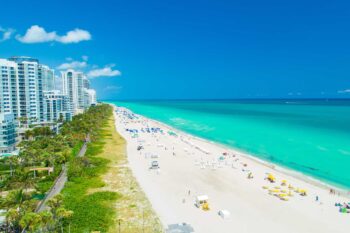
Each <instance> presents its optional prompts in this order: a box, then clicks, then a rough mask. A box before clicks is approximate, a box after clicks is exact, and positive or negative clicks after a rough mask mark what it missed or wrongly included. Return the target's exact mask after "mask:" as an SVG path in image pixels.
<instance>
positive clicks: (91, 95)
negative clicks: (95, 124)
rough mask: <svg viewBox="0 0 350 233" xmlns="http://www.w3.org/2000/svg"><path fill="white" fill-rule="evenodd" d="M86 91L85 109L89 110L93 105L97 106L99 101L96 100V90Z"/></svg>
mask: <svg viewBox="0 0 350 233" xmlns="http://www.w3.org/2000/svg"><path fill="white" fill-rule="evenodd" d="M84 91H85V107H86V108H88V107H90V106H91V105H96V104H97V100H96V91H95V90H94V89H86V88H84Z"/></svg>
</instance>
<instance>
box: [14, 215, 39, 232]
mask: <svg viewBox="0 0 350 233" xmlns="http://www.w3.org/2000/svg"><path fill="white" fill-rule="evenodd" d="M19 225H20V226H21V227H22V229H28V230H29V232H35V231H36V230H38V229H39V228H40V227H41V225H42V218H41V216H40V215H39V214H37V213H33V212H29V213H26V214H25V215H24V216H23V217H22V218H21V220H20V221H19Z"/></svg>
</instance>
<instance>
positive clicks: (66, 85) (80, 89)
mask: <svg viewBox="0 0 350 233" xmlns="http://www.w3.org/2000/svg"><path fill="white" fill-rule="evenodd" d="M86 80H87V78H86V76H85V75H84V74H83V73H82V72H77V71H74V70H72V69H69V70H67V71H65V72H62V89H63V94H65V95H67V96H68V97H69V99H70V102H71V109H72V111H73V113H74V114H78V113H81V112H83V111H84V108H85V92H84V83H85V82H86Z"/></svg>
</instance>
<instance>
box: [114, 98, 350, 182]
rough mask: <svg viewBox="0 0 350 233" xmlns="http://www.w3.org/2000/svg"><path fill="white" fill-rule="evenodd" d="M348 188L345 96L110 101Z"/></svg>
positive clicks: (348, 105)
mask: <svg viewBox="0 0 350 233" xmlns="http://www.w3.org/2000/svg"><path fill="white" fill-rule="evenodd" d="M110 103H114V104H118V105H121V106H124V107H127V108H130V109H131V110H132V111H134V112H135V113H138V114H141V115H144V116H147V117H150V118H153V119H155V120H158V121H161V122H164V123H166V124H169V125H171V126H173V127H175V128H177V129H180V130H183V131H185V132H188V133H191V134H193V135H196V136H199V137H202V138H205V139H209V140H211V141H216V142H219V143H221V144H225V145H228V146H231V147H235V148H238V149H240V150H243V151H246V152H249V153H251V154H253V155H254V156H256V157H258V158H260V159H263V160H267V161H269V162H273V163H276V164H279V165H282V166H284V167H287V168H291V169H294V170H297V171H299V172H302V173H304V174H307V175H310V176H312V177H315V178H318V179H319V180H322V181H325V182H328V183H330V184H333V185H338V186H340V187H346V188H350V101H349V100H338V101H335V100H332V101H321V100H317V101H316V100H314V101H310V100H297V101H296V100H293V101H292V100H284V101H282V100H279V101H277V100H275V101H142V102H141V101H140V102H119V101H118V102H110Z"/></svg>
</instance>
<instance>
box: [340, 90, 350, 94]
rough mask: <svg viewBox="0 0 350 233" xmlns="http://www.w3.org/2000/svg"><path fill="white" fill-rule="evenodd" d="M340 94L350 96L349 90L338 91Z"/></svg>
mask: <svg viewBox="0 0 350 233" xmlns="http://www.w3.org/2000/svg"><path fill="white" fill-rule="evenodd" d="M338 93H340V94H350V89H345V90H340V91H338Z"/></svg>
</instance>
